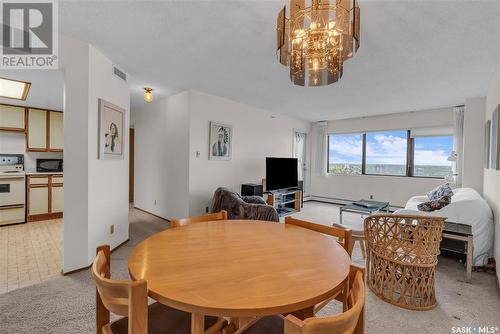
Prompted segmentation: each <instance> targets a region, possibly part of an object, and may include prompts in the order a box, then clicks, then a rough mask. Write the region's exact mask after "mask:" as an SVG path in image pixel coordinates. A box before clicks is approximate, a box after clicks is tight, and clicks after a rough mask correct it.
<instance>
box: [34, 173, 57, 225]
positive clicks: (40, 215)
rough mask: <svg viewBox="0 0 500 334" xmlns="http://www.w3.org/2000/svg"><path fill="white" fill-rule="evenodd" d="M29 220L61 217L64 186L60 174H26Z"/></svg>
mask: <svg viewBox="0 0 500 334" xmlns="http://www.w3.org/2000/svg"><path fill="white" fill-rule="evenodd" d="M27 180H28V181H27V183H28V187H27V188H28V196H27V197H28V217H27V220H28V221H29V222H32V221H38V220H47V219H56V218H62V216H63V208H64V186H63V176H62V175H61V174H53V175H48V174H34V175H28V178H27Z"/></svg>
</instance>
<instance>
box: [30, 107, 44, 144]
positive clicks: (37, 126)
mask: <svg viewBox="0 0 500 334" xmlns="http://www.w3.org/2000/svg"><path fill="white" fill-rule="evenodd" d="M47 124H48V122H47V111H46V110H41V109H31V108H30V109H28V128H27V131H26V140H27V146H28V151H35V152H37V151H38V152H46V151H47Z"/></svg>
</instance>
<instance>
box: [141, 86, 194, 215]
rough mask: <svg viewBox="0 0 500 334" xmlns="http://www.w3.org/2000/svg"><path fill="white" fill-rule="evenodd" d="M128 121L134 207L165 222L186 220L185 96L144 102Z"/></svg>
mask: <svg viewBox="0 0 500 334" xmlns="http://www.w3.org/2000/svg"><path fill="white" fill-rule="evenodd" d="M132 121H133V123H134V129H135V188H134V189H135V193H134V206H135V207H137V208H140V209H143V210H146V211H148V212H151V213H153V214H156V215H158V216H160V217H165V218H173V217H186V216H188V214H189V200H188V196H189V183H188V181H189V157H188V154H189V92H187V91H186V92H182V93H179V94H176V95H173V96H170V97H167V98H162V99H158V100H154V101H153V102H152V103H145V102H144V104H143V106H142V108H140V109H136V110H134V111H133V112H132ZM155 201H156V204H155Z"/></svg>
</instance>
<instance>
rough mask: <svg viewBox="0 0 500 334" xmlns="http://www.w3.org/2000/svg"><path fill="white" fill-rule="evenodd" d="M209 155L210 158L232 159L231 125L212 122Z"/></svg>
mask: <svg viewBox="0 0 500 334" xmlns="http://www.w3.org/2000/svg"><path fill="white" fill-rule="evenodd" d="M209 132H210V135H209V137H210V140H209V143H210V144H209V147H208V151H209V156H208V158H209V159H210V160H231V153H232V152H231V146H232V141H233V129H232V127H231V126H229V125H225V124H221V123H216V122H210V131H209Z"/></svg>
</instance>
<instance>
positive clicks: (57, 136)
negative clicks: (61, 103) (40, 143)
mask: <svg viewBox="0 0 500 334" xmlns="http://www.w3.org/2000/svg"><path fill="white" fill-rule="evenodd" d="M49 134H50V135H49V138H50V139H49V151H51V152H60V151H62V150H63V138H64V136H63V113H62V112H55V111H50V112H49Z"/></svg>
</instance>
